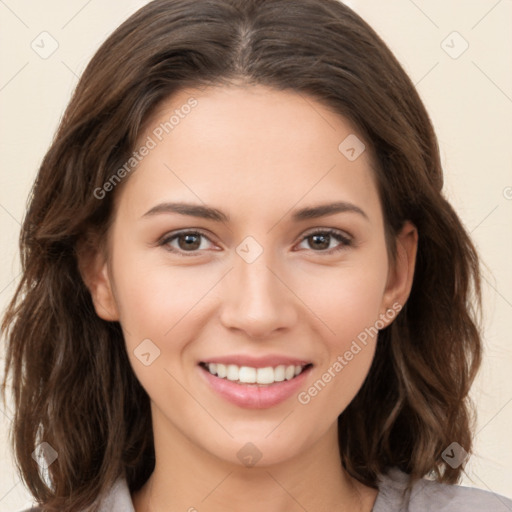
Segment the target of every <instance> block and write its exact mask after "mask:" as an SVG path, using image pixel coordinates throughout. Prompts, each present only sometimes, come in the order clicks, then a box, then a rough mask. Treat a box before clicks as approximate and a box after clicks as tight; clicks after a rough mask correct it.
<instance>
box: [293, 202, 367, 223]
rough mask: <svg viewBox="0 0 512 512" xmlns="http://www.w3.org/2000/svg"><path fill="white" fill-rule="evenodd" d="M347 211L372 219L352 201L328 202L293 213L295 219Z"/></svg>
mask: <svg viewBox="0 0 512 512" xmlns="http://www.w3.org/2000/svg"><path fill="white" fill-rule="evenodd" d="M345 212H353V213H358V214H359V215H362V216H363V217H364V218H365V219H366V220H370V219H369V218H368V215H366V213H365V212H364V211H363V210H362V209H361V208H359V206H356V205H355V204H352V203H347V202H345V201H338V202H336V203H328V204H319V205H317V206H310V207H306V208H302V209H300V210H296V211H295V212H294V214H293V215H292V219H293V220H294V221H301V220H308V219H316V218H317V217H324V216H326V215H334V214H335V213H345Z"/></svg>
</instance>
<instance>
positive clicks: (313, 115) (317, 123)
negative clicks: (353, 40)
mask: <svg viewBox="0 0 512 512" xmlns="http://www.w3.org/2000/svg"><path fill="white" fill-rule="evenodd" d="M144 145H147V146H151V149H150V150H149V151H146V152H145V153H146V155H145V156H144V157H143V158H142V159H141V160H140V162H139V163H138V164H137V167H136V172H134V173H133V174H132V175H131V176H130V179H129V183H128V184H127V189H128V190H127V191H126V192H127V193H128V194H131V195H132V196H133V194H135V193H136V195H137V200H138V202H145V203H146V204H148V203H150V202H151V201H156V200H157V199H159V198H160V197H162V196H166V195H167V196H169V195H173V198H176V197H177V196H180V198H181V199H184V200H186V199H193V200H196V201H198V200H201V201H203V202H205V203H206V202H209V201H208V199H211V200H212V201H211V202H213V203H216V204H217V205H218V204H219V202H225V201H229V200H230V199H235V198H238V199H239V200H240V199H242V198H243V199H244V201H243V203H244V204H245V206H246V207H254V206H256V205H257V204H262V202H263V201H265V204H266V206H269V205H270V204H274V205H279V204H282V203H283V202H287V203H290V202H293V203H297V202H298V201H301V198H304V200H305V201H306V203H307V202H311V201H313V200H315V199H318V198H323V197H325V196H326V195H330V197H329V198H328V199H331V198H333V199H340V200H343V199H347V198H348V197H333V196H335V195H336V194H339V195H341V196H343V195H345V196H352V199H354V200H355V199H357V200H359V201H363V202H368V201H369V202H372V201H375V200H377V201H378V198H377V192H376V188H375V184H374V179H373V171H372V169H371V157H370V154H369V151H367V150H366V149H369V148H367V147H365V145H364V143H363V142H362V140H361V138H360V137H359V136H358V135H357V134H356V133H355V130H354V128H353V126H352V125H351V124H350V122H349V121H348V120H346V119H345V118H343V117H342V116H340V115H339V114H336V113H334V112H333V111H331V110H330V109H328V108H327V107H325V106H324V105H322V104H320V103H319V102H317V101H316V100H315V99H313V98H311V97H309V96H306V95H304V94H299V93H297V92H294V91H279V90H275V89H270V88H267V87H265V86H243V87H241V86H229V87H227V86H222V87H208V88H205V89H203V90H198V89H183V90H180V91H178V92H177V93H175V94H173V95H172V96H171V97H169V98H168V99H167V100H165V101H164V102H162V104H160V105H159V106H158V108H157V109H156V110H155V112H154V113H153V115H152V116H151V118H150V119H149V120H148V122H146V123H145V128H144V130H143V131H141V133H140V137H139V140H138V142H137V144H136V148H140V147H143V146H144ZM347 149H348V150H350V151H351V152H349V153H347ZM354 152H355V156H356V158H353V157H354ZM183 196H186V197H183ZM132 199H133V197H132ZM310 200H311V201H310ZM289 206H290V207H291V206H292V205H291V204H290V205H289ZM253 213H254V210H253Z"/></svg>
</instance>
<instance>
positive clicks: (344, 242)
mask: <svg viewBox="0 0 512 512" xmlns="http://www.w3.org/2000/svg"><path fill="white" fill-rule="evenodd" d="M184 235H199V236H202V237H204V238H206V239H207V240H210V239H209V238H208V236H206V234H205V233H202V232H201V231H195V230H193V231H180V232H178V233H173V234H171V235H169V236H165V237H164V238H163V239H162V240H161V241H160V242H159V243H158V245H159V246H166V247H165V249H166V250H167V251H169V252H173V253H176V254H179V255H180V256H184V257H191V256H196V255H197V253H198V252H199V250H196V251H189V252H188V254H187V251H182V250H180V249H176V248H174V247H170V246H169V244H170V242H172V241H174V240H175V239H177V238H178V237H180V236H184ZM314 235H328V236H331V237H333V238H334V239H336V240H337V241H338V242H340V245H339V246H337V247H334V248H333V249H328V250H320V251H313V252H317V253H320V254H329V255H330V254H334V253H337V252H339V251H342V250H343V249H345V248H347V247H350V246H351V245H352V240H351V239H350V238H349V237H347V236H345V235H344V234H343V233H342V232H340V231H338V230H336V229H331V228H327V229H318V230H316V231H312V232H310V233H308V234H307V235H305V236H304V237H302V239H301V240H300V243H302V242H303V241H304V240H307V239H308V238H310V237H312V236H314ZM210 241H211V240H210Z"/></svg>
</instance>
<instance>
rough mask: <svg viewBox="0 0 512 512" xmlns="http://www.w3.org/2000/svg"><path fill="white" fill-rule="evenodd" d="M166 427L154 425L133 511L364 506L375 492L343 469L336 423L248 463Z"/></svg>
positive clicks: (278, 511) (252, 511) (364, 511)
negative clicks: (311, 440)
mask: <svg viewBox="0 0 512 512" xmlns="http://www.w3.org/2000/svg"><path fill="white" fill-rule="evenodd" d="M154 425H155V423H154ZM171 430H172V436H170V435H169V431H167V430H166V431H165V435H164V431H161V429H159V428H155V429H154V440H155V453H156V454H157V457H156V464H155V470H154V471H153V473H152V475H151V477H150V478H149V480H148V481H147V482H146V484H145V485H144V486H143V487H142V489H140V490H139V491H137V492H136V493H134V494H133V496H132V499H133V504H134V508H135V510H136V512H164V511H169V510H183V511H187V512H197V511H202V510H208V512H221V511H222V512H225V511H226V510H244V512H260V511H261V510H265V511H268V512H290V511H294V512H295V511H297V512H299V511H300V512H303V511H304V510H308V511H310V512H316V511H324V510H332V511H336V512H345V511H347V512H348V511H351V512H359V511H361V512H370V511H371V509H372V507H373V504H374V502H375V499H376V497H377V493H378V491H377V490H376V489H373V488H371V487H367V486H364V485H363V484H361V483H360V482H358V481H357V480H355V479H353V478H352V477H350V475H348V473H347V472H346V471H345V470H344V468H343V466H342V464H341V459H340V456H339V450H338V443H337V425H333V427H332V428H331V429H329V431H328V432H327V433H326V434H325V435H324V436H322V437H321V438H320V440H319V441H318V442H317V443H316V444H315V445H313V446H311V447H310V448H309V449H307V450H304V451H302V452H301V453H300V454H298V455H296V456H295V457H293V458H290V459H287V460H285V461H282V462H279V463H276V464H272V465H266V466H263V465H261V466H260V465H259V464H256V465H254V466H251V467H247V466H244V465H243V464H235V463H232V462H229V461H226V460H221V459H218V458H217V457H215V456H213V455H212V454H210V453H206V452H205V451H203V450H201V449H200V448H199V447H198V446H197V445H195V444H193V443H191V442H190V440H188V439H187V438H186V437H185V436H182V435H181V434H180V438H179V439H178V438H177V437H176V435H177V430H174V429H171ZM170 439H172V442H169V440H170Z"/></svg>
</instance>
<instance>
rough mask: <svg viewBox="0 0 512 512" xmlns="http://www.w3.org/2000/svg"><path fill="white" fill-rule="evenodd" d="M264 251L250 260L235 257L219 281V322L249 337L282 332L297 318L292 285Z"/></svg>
mask: <svg viewBox="0 0 512 512" xmlns="http://www.w3.org/2000/svg"><path fill="white" fill-rule="evenodd" d="M268 252H270V251H268ZM266 253H267V251H264V252H263V253H262V254H261V255H260V256H259V257H258V258H257V259H256V261H253V262H252V263H247V262H246V261H244V259H242V258H239V257H238V256H237V257H236V258H235V263H234V268H233V269H232V270H231V272H229V273H228V275H227V276H226V278H225V279H224V283H223V286H224V288H223V290H222V293H223V295H222V303H221V313H220V318H221V323H222V324H223V325H224V327H226V328H227V329H230V330H240V331H243V332H244V334H245V336H246V337H249V338H259V339H262V338H268V337H271V336H272V335H273V334H274V333H275V332H277V331H280V332H284V331H285V330H288V329H290V328H291V327H292V326H293V325H294V323H295V322H296V321H297V318H298V308H297V305H298V303H300V301H298V299H297V296H296V295H295V294H294V293H293V286H291V284H290V283H287V282H286V277H285V276H283V275H280V274H283V272H279V271H278V269H277V268H275V267H276V266H275V265H272V262H271V261H270V258H269V257H267V256H266ZM273 267H274V268H273Z"/></svg>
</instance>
